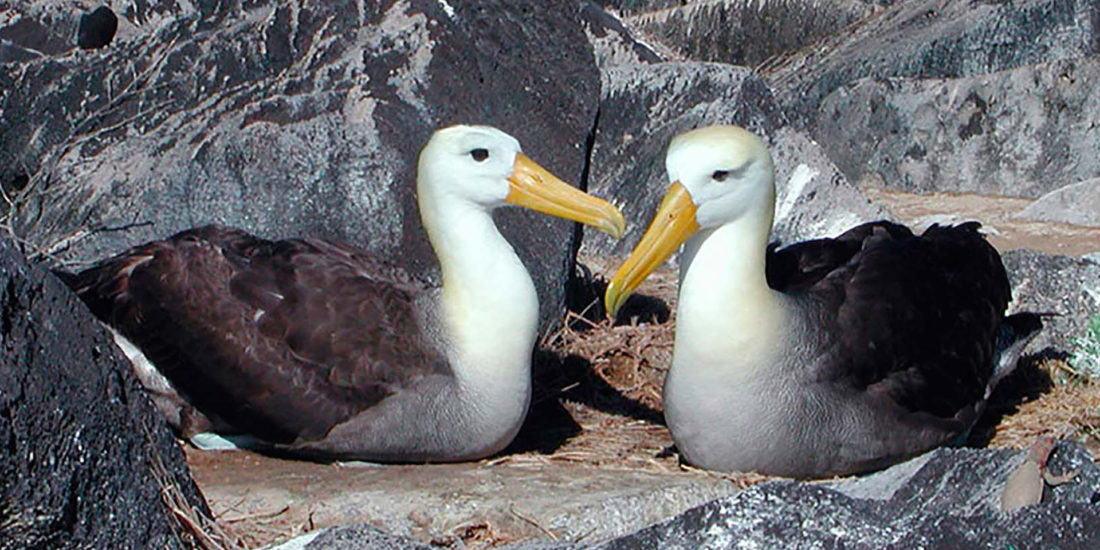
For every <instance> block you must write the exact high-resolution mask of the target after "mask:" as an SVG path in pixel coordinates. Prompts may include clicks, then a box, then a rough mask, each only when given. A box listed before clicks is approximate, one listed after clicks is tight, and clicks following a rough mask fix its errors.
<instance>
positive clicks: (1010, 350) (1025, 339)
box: [986, 312, 1054, 397]
mask: <svg viewBox="0 0 1100 550" xmlns="http://www.w3.org/2000/svg"><path fill="white" fill-rule="evenodd" d="M1052 315H1054V314H1052V313H1030V312H1023V313H1015V314H1013V315H1009V316H1008V317H1005V319H1004V321H1003V322H1002V323H1001V333H1000V334H999V335H998V336H997V348H996V356H995V357H994V363H993V376H992V377H991V378H990V380H989V386H987V388H986V393H987V394H988V393H990V392H992V391H993V388H994V387H995V386H996V385H997V383H998V382H1000V381H1001V379H1003V378H1004V377H1006V376H1008V375H1009V374H1011V373H1012V371H1013V370H1015V369H1016V363H1017V362H1018V361H1019V360H1020V356H1021V355H1023V353H1024V348H1026V347H1027V345H1028V343H1030V342H1031V340H1032V339H1034V338H1035V336H1036V335H1038V334H1039V331H1040V330H1042V328H1043V320H1042V318H1043V317H1050V316H1052ZM987 397H988V395H987Z"/></svg>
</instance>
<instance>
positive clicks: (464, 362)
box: [63, 126, 624, 462]
mask: <svg viewBox="0 0 1100 550" xmlns="http://www.w3.org/2000/svg"><path fill="white" fill-rule="evenodd" d="M417 196H418V201H419V208H420V216H421V219H422V221H423V224H424V228H425V229H426V231H427V234H428V238H429V240H430V241H431V244H432V247H433V249H434V250H435V252H436V255H437V257H438V259H439V266H440V269H441V273H442V286H441V287H431V286H428V285H427V284H425V283H423V282H421V279H420V278H418V277H417V276H415V274H411V273H408V272H406V271H404V270H402V269H400V268H398V267H395V266H394V265H391V264H389V263H387V262H386V261H385V260H383V259H379V258H375V257H371V256H370V255H368V254H366V253H364V252H362V251H360V250H357V249H355V248H353V247H350V246H347V245H343V244H338V243H332V242H326V241H322V240H315V239H289V240H280V241H269V240H264V239H260V238H257V237H254V236H252V235H249V234H247V233H245V232H243V231H240V230H236V229H230V228H225V227H218V226H207V227H202V228H197V229H192V230H188V231H184V232H182V233H179V234H177V235H174V236H172V237H170V238H168V239H166V240H162V241H155V242H150V243H147V244H144V245H141V246H137V247H134V248H132V249H130V250H128V251H126V252H123V253H122V254H119V255H118V256H115V257H113V258H110V259H107V260H104V261H102V262H100V263H98V264H97V265H95V266H93V267H91V268H90V269H88V270H86V271H83V272H81V273H79V274H76V275H71V274H70V275H64V276H63V278H64V279H66V281H67V282H68V283H69V285H70V286H71V287H72V288H73V289H74V290H76V292H77V293H78V294H79V296H80V297H81V298H82V299H83V300H84V301H85V302H86V303H87V304H88V305H89V306H90V307H91V309H92V311H93V312H94V313H95V314H96V315H97V316H98V317H99V318H100V319H101V320H103V321H104V322H105V323H107V324H108V325H110V326H111V327H113V329H114V330H115V331H117V335H118V340H119V341H120V343H121V344H122V346H123V348H124V350H125V351H127V354H128V355H130V356H131V357H132V359H133V360H134V361H135V365H138V366H139V367H140V368H139V376H140V377H141V378H142V381H143V383H144V384H145V385H146V387H147V388H149V389H150V391H151V392H152V394H153V396H154V400H155V401H156V403H157V404H158V406H159V408H160V409H161V410H162V411H164V412H165V413H166V414H167V416H168V418H169V420H170V422H172V423H173V424H174V425H175V426H176V427H177V428H178V429H179V430H180V431H181V432H182V433H183V434H185V435H193V434H195V433H197V432H203V431H206V430H210V429H214V430H218V431H229V432H237V433H246V434H250V435H252V436H255V437H257V438H259V439H260V440H262V442H263V444H264V445H265V446H268V447H270V448H274V449H278V450H281V451H285V452H289V453H293V454H297V455H304V456H309V457H317V458H325V459H359V460H372V461H384V462H393V461H400V462H408V461H416V462H422V461H433V462H440V461H458V460H467V459H476V458H480V457H484V456H487V455H489V454H492V453H494V452H497V451H499V450H500V449H502V448H504V447H505V446H506V445H507V444H508V443H509V442H510V441H511V440H512V439H513V437H514V436H515V435H516V432H517V431H518V430H519V427H520V425H521V423H522V421H523V418H524V416H525V414H526V411H527V408H528V404H529V402H530V397H531V373H530V362H531V352H532V349H533V346H534V343H535V336H536V330H537V323H538V297H537V296H536V293H535V287H534V284H533V283H532V281H531V277H530V276H529V274H528V273H527V270H526V268H525V267H524V266H523V264H522V263H521V261H520V259H519V258H518V257H517V256H516V253H515V251H514V250H513V249H512V246H511V245H510V244H509V243H508V241H506V240H505V239H504V237H503V236H502V235H501V234H500V232H499V231H498V230H497V228H496V226H495V225H494V223H493V220H492V218H491V216H490V211H491V210H493V209H494V208H497V207H499V206H502V205H505V204H508V203H510V204H516V205H520V206H524V207H527V208H531V209H534V210H537V211H540V212H543V213H547V214H550V215H553V216H558V217H562V218H567V219H571V220H576V221H579V222H582V223H586V224H589V225H592V226H594V227H596V228H598V229H600V230H603V231H606V232H608V233H610V234H612V235H615V236H621V235H622V232H623V229H624V222H623V217H622V214H621V213H620V212H619V211H618V209H616V208H615V207H613V206H612V205H610V204H608V203H607V202H605V201H603V200H600V199H597V198H595V197H592V196H589V195H587V194H585V193H583V192H581V191H579V190H577V189H575V188H573V187H570V186H569V185H568V184H566V183H565V182H563V181H561V180H559V179H558V178H556V177H554V176H553V175H552V174H550V173H549V172H547V171H546V170H545V169H543V168H541V167H540V166H539V165H537V164H536V163H535V162H533V161H532V160H531V159H530V158H528V157H527V156H525V155H524V154H523V153H522V152H521V151H520V145H519V143H518V142H517V141H516V140H515V139H514V138H512V137H511V136H509V135H507V134H505V133H503V132H501V131H500V130H497V129H495V128H490V127H485V126H453V127H450V128H445V129H442V130H439V131H437V132H435V133H434V134H433V135H432V137H431V138H430V139H429V141H428V143H427V144H426V145H425V146H424V148H423V150H422V151H421V153H420V159H419V165H418V175H417ZM138 351H140V352H143V353H144V356H145V357H147V358H148V359H149V360H151V361H152V364H153V365H155V369H153V368H150V367H149V365H144V366H141V365H143V364H144V363H143V361H142V357H141V354H139V353H138Z"/></svg>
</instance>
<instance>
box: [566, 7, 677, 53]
mask: <svg viewBox="0 0 1100 550" xmlns="http://www.w3.org/2000/svg"><path fill="white" fill-rule="evenodd" d="M581 18H582V21H583V22H584V32H585V34H586V35H588V41H589V42H590V43H591V44H592V51H593V53H595V55H596V65H598V66H599V67H600V69H607V68H610V67H614V66H618V65H633V64H639V63H657V62H659V61H661V57H660V56H659V55H657V53H656V52H654V51H653V49H652V48H650V47H649V46H647V45H645V44H643V43H641V42H639V41H637V40H635V38H634V35H633V33H631V32H630V30H629V29H627V28H626V26H625V25H623V22H622V21H621V20H620V19H619V18H618V17H616V16H615V15H613V14H611V13H608V12H607V11H606V10H604V9H603V8H601V7H600V6H599V5H598V4H596V3H595V2H592V1H590V0H583V2H582V3H581Z"/></svg>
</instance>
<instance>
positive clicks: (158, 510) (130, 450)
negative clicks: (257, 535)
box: [0, 239, 210, 549]
mask: <svg viewBox="0 0 1100 550" xmlns="http://www.w3.org/2000/svg"><path fill="white" fill-rule="evenodd" d="M0 365H3V367H0V441H3V442H4V451H3V452H0V479H2V480H3V482H2V483H0V548H3V549H8V548H11V549H16V548H190V547H192V545H193V544H194V540H192V539H191V538H189V536H187V535H185V534H184V530H183V529H182V528H181V524H180V523H177V521H176V519H175V518H174V516H173V513H172V511H170V509H169V507H168V506H167V505H166V503H165V501H164V500H163V498H164V497H163V495H162V491H165V490H166V489H167V488H173V489H174V492H175V493H176V494H177V495H178V496H179V497H180V499H181V502H180V503H179V504H177V505H178V506H180V507H181V508H186V507H192V508H194V509H195V510H197V511H198V512H199V513H201V514H205V515H207V516H208V517H209V514H210V512H209V510H208V509H207V508H206V503H205V502H204V501H203V499H202V497H201V496H200V494H199V492H198V489H197V487H196V486H195V484H194V482H193V481H192V480H191V476H190V475H189V474H188V470H187V465H186V463H185V462H184V459H183V453H181V452H180V449H179V447H178V446H177V445H176V443H175V441H174V440H173V438H172V435H171V433H170V432H169V430H168V427H167V425H166V424H165V423H164V421H163V420H161V419H160V417H159V416H158V415H157V414H156V413H155V412H154V411H153V407H152V404H151V403H150V402H149V400H148V399H147V398H146V396H145V394H144V392H143V391H142V390H141V388H140V386H139V385H138V382H137V380H136V379H135V378H134V376H133V373H132V370H131V369H130V366H129V364H128V363H127V362H126V360H125V359H124V358H123V357H122V355H121V353H119V352H118V351H116V349H115V346H114V344H113V343H112V342H111V340H110V337H109V336H107V334H106V332H105V331H104V330H103V329H102V328H100V327H99V326H98V324H97V323H95V321H94V319H93V318H92V316H91V313H89V312H88V311H87V309H86V308H85V307H84V305H83V304H82V303H80V301H79V300H77V299H76V297H75V296H74V295H73V294H72V293H71V292H70V291H69V290H68V289H67V288H66V287H65V286H64V285H63V284H62V283H61V282H60V281H58V280H57V279H55V278H54V277H53V276H52V275H50V274H49V273H47V272H45V271H44V270H42V269H41V268H39V267H37V266H32V265H29V264H27V263H26V262H25V261H24V259H23V256H22V254H21V253H20V252H19V251H18V250H17V248H16V247H15V245H14V244H13V243H12V241H11V240H9V239H3V240H0Z"/></svg>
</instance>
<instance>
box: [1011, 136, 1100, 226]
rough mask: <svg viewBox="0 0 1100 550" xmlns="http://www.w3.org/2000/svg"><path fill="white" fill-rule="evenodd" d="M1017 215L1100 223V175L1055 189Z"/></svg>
mask: <svg viewBox="0 0 1100 550" xmlns="http://www.w3.org/2000/svg"><path fill="white" fill-rule="evenodd" d="M1094 153H1095V151H1094ZM1095 157H1096V155H1095V154H1093V158H1095ZM1017 216H1018V217H1020V218H1023V219H1027V220H1037V221H1044V222H1062V223H1072V224H1075V225H1085V226H1089V227H1100V178H1093V179H1089V180H1085V181H1082V182H1078V183H1071V184H1069V185H1067V186H1065V187H1061V188H1058V189H1055V190H1054V191H1051V192H1050V193H1047V194H1046V195H1043V196H1042V197H1039V200H1037V201H1035V202H1033V203H1031V204H1030V205H1029V206H1028V207H1027V208H1024V209H1023V211H1021V212H1020V213H1019V214H1017Z"/></svg>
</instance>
